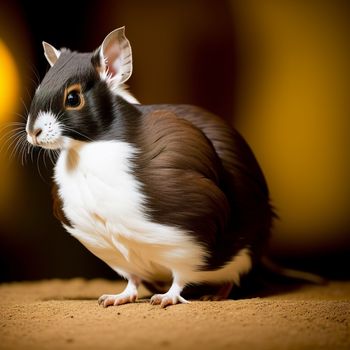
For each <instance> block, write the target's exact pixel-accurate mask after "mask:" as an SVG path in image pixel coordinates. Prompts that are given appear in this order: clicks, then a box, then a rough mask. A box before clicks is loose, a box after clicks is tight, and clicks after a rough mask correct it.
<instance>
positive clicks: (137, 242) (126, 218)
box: [55, 141, 204, 279]
mask: <svg viewBox="0 0 350 350" xmlns="http://www.w3.org/2000/svg"><path fill="white" fill-rule="evenodd" d="M135 152H136V150H135V149H134V148H133V147H132V146H131V145H129V144H127V143H124V142H119V141H118V142H115V141H113V142H112V141H108V142H107V141H104V142H93V143H79V144H76V145H75V146H73V147H71V148H69V149H67V150H63V151H62V153H61V155H60V157H59V159H58V161H57V164H56V168H55V181H56V183H57V184H58V186H59V194H60V196H61V198H62V200H63V210H64V212H65V215H66V216H67V218H68V219H69V220H70V221H71V223H72V224H73V228H67V230H68V231H69V232H70V233H71V234H72V235H73V236H74V237H76V238H77V239H78V240H79V241H81V243H83V244H84V245H85V246H86V247H87V248H88V249H89V250H91V251H92V252H93V253H94V254H95V255H97V256H98V257H99V258H101V259H102V260H104V261H105V262H106V263H107V264H109V265H110V266H111V267H112V268H113V269H115V270H116V271H117V272H118V273H120V274H122V275H126V274H130V273H133V274H136V275H138V276H140V277H142V278H145V279H153V278H156V277H158V278H170V277H171V273H170V271H171V270H173V269H174V268H177V269H181V270H184V269H185V270H186V269H190V270H193V269H195V268H196V266H198V265H201V263H202V261H203V257H204V253H203V250H202V249H201V248H200V247H199V246H198V245H196V244H195V243H194V242H193V240H192V238H191V236H190V235H188V234H187V233H186V232H183V231H182V230H179V229H177V228H174V227H169V226H166V225H161V224H157V223H154V222H151V221H150V220H149V218H148V217H147V215H146V214H145V211H144V204H145V199H144V196H143V195H142V193H141V191H140V184H139V183H138V182H137V181H136V179H135V177H134V176H133V175H132V157H133V156H134V155H135ZM185 262H186V263H185Z"/></svg>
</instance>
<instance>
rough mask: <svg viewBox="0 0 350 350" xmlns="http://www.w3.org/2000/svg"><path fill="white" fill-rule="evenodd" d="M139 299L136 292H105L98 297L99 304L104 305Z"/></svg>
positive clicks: (120, 303)
mask: <svg viewBox="0 0 350 350" xmlns="http://www.w3.org/2000/svg"><path fill="white" fill-rule="evenodd" d="M136 299H137V294H136V293H132V294H129V293H120V294H104V295H102V296H101V297H100V298H99V299H98V304H99V305H102V306H103V307H108V306H116V305H123V304H128V303H134V302H135V301H136Z"/></svg>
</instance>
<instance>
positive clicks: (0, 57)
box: [0, 39, 19, 123]
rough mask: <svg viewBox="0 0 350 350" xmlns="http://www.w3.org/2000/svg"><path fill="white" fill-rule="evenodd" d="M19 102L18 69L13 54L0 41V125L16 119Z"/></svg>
mask: <svg viewBox="0 0 350 350" xmlns="http://www.w3.org/2000/svg"><path fill="white" fill-rule="evenodd" d="M18 100H19V81H18V72H17V68H16V65H15V62H14V59H13V57H12V56H11V53H10V52H9V50H8V48H7V47H6V46H5V43H4V42H3V41H2V40H1V39H0V123H4V122H7V121H10V120H14V119H15V114H14V111H15V110H16V109H17V104H18Z"/></svg>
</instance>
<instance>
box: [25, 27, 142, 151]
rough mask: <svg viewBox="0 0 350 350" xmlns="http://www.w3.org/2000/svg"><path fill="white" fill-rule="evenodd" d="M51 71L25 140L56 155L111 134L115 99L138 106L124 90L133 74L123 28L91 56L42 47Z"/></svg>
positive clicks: (41, 87) (38, 96)
mask: <svg viewBox="0 0 350 350" xmlns="http://www.w3.org/2000/svg"><path fill="white" fill-rule="evenodd" d="M43 47H44V54H45V57H46V59H47V60H48V62H49V64H50V66H51V68H50V69H49V70H48V72H47V74H46V75H45V77H44V79H43V80H42V82H41V84H40V85H39V87H38V88H37V90H36V92H35V95H34V98H33V100H32V103H31V107H30V112H29V115H28V119H27V125H26V132H27V140H28V141H29V142H30V143H31V144H33V145H35V146H40V147H43V148H47V149H58V148H62V147H64V146H65V144H66V143H67V142H69V141H70V140H89V139H90V140H91V139H94V138H95V137H96V135H98V134H99V133H101V132H103V131H105V130H106V129H108V127H109V126H110V124H111V122H112V121H111V118H112V116H113V113H112V110H113V109H114V108H115V104H116V103H117V98H116V95H119V96H121V97H122V99H124V100H126V101H128V102H130V103H138V102H137V100H136V99H135V98H134V97H133V96H132V95H131V94H130V93H128V92H127V91H126V89H125V86H123V84H124V83H125V82H126V81H127V80H128V79H129V77H130V76H131V73H132V53H131V47H130V43H129V41H128V39H127V38H126V37H125V34H124V27H122V28H119V29H116V30H114V31H112V32H111V33H109V34H108V35H107V36H106V38H105V39H104V40H103V42H102V44H101V46H100V47H99V48H98V49H97V50H95V51H94V52H92V53H79V52H72V51H70V50H67V49H61V50H58V49H56V48H54V47H53V46H52V45H50V44H48V43H46V42H43Z"/></svg>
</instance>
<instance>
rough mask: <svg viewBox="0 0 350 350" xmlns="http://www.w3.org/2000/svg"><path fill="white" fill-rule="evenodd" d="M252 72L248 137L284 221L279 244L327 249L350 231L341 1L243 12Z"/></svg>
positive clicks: (248, 75) (245, 116) (241, 123)
mask: <svg viewBox="0 0 350 350" xmlns="http://www.w3.org/2000/svg"><path fill="white" fill-rule="evenodd" d="M233 10H234V11H233V12H234V13H235V17H236V18H235V19H236V25H237V26H238V28H239V30H240V34H241V44H242V52H243V55H242V59H244V60H246V61H247V62H249V64H248V66H247V67H248V69H247V70H245V71H243V72H242V75H241V79H242V82H241V83H242V91H241V102H240V104H239V108H238V117H239V118H238V125H237V127H238V129H239V130H240V131H241V132H242V133H243V134H244V135H245V137H246V138H247V139H248V142H249V143H250V145H251V146H252V148H253V149H254V151H255V153H256V155H257V157H258V159H259V160H260V162H261V165H262V167H263V169H264V173H265V175H266V177H267V180H268V182H269V187H270V190H271V196H272V200H273V203H274V205H275V206H276V207H277V211H278V213H279V215H280V217H281V220H280V221H277V222H276V226H275V230H274V233H275V234H274V240H273V242H274V243H275V244H276V245H277V246H278V245H282V246H284V249H288V247H290V248H291V249H292V250H295V249H303V248H304V249H306V250H307V251H313V250H317V249H318V248H320V247H322V246H323V249H324V250H327V249H331V247H332V245H333V243H334V242H338V243H337V244H339V241H340V240H342V239H345V237H344V236H345V235H346V234H348V233H349V215H350V186H349V179H350V156H349V153H350V152H349V150H350V134H349V133H350V95H349V87H350V86H349V83H350V81H349V79H350V64H349V62H350V46H349V34H348V33H349V24H348V17H347V13H348V12H347V11H346V9H345V8H344V9H343V8H342V6H339V2H334V3H333V2H321V1H320V2H307V1H305V2H303V1H283V2H278V1H263V2H254V6H249V10H248V11H247V6H245V7H244V8H243V7H240V6H239V5H238V6H237V5H235V6H234V8H233Z"/></svg>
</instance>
